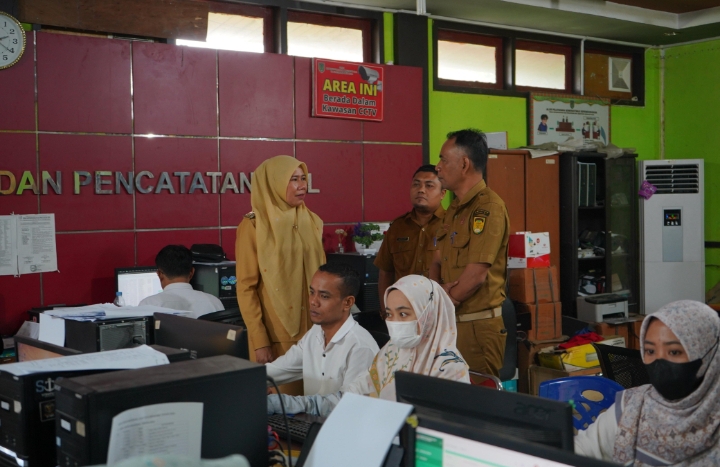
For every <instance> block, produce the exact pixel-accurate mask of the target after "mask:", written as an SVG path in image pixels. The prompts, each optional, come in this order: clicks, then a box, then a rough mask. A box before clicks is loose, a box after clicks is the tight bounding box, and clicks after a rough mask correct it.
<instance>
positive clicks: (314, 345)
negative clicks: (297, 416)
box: [265, 263, 379, 413]
mask: <svg viewBox="0 0 720 467" xmlns="http://www.w3.org/2000/svg"><path fill="white" fill-rule="evenodd" d="M359 290H360V277H359V275H358V273H357V272H355V271H354V270H352V269H351V268H350V267H349V266H347V265H344V264H339V263H331V264H324V265H322V266H320V269H318V271H317V272H316V273H315V275H314V276H313V278H312V282H311V283H310V320H311V321H312V322H313V324H314V326H313V327H312V328H310V330H309V331H308V332H307V333H306V334H305V335H304V336H303V338H302V339H300V341H298V343H297V344H295V345H293V346H292V347H290V350H288V351H287V353H286V354H285V355H283V356H282V357H279V358H277V359H276V360H275V361H273V362H271V363H266V364H265V368H266V369H267V375H268V376H270V377H272V378H273V379H274V380H275V382H276V383H277V384H278V385H280V384H285V383H290V382H292V381H297V380H299V379H302V380H303V384H304V387H305V395H315V394H320V395H324V394H332V393H335V392H337V391H339V390H341V389H342V388H343V386H345V385H347V384H350V383H352V382H353V381H354V380H355V378H357V377H358V376H359V375H361V374H364V373H365V372H366V371H367V369H368V368H370V365H371V364H372V361H373V359H374V358H375V354H376V353H377V352H378V350H379V349H378V346H377V343H376V342H375V340H374V339H373V337H372V336H371V335H370V333H369V332H367V331H366V330H365V329H364V328H363V327H362V326H360V325H359V324H358V323H357V322H356V321H355V319H354V318H353V317H352V315H351V314H350V309H351V308H352V306H353V304H354V303H355V295H357V293H358V291H359ZM282 397H283V400H284V401H287V402H286V405H287V403H289V402H290V399H291V398H292V397H293V396H287V395H283V396H282ZM297 397H302V396H297ZM288 398H290V399H288ZM279 407H280V402H279V398H278V395H277V394H270V395H268V412H269V413H273V412H279V411H280V410H279Z"/></svg>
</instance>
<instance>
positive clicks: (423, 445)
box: [405, 417, 616, 467]
mask: <svg viewBox="0 0 720 467" xmlns="http://www.w3.org/2000/svg"><path fill="white" fill-rule="evenodd" d="M410 431H411V434H410V436H408V437H407V438H406V440H407V441H406V444H409V445H410V446H407V448H408V449H407V451H406V452H407V455H406V456H405V459H406V460H405V467H439V466H442V467H488V466H497V467H528V466H532V467H610V466H613V465H616V464H611V463H608V462H605V461H600V460H596V459H590V458H587V457H582V456H578V455H575V454H573V453H570V452H567V451H564V450H561V449H557V448H552V447H550V446H543V445H539V444H534V443H526V442H524V441H522V440H518V439H516V438H512V437H507V436H502V435H498V434H496V433H490V432H487V431H483V430H478V429H476V428H473V427H469V426H464V425H462V424H457V423H452V422H448V421H442V420H433V419H429V418H420V417H419V419H418V426H417V428H415V429H414V430H412V429H410Z"/></svg>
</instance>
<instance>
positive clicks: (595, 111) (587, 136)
mask: <svg viewBox="0 0 720 467" xmlns="http://www.w3.org/2000/svg"><path fill="white" fill-rule="evenodd" d="M528 107H529V108H528V116H529V117H528V118H529V122H528V141H529V144H530V145H536V144H543V143H562V142H565V141H567V140H568V139H570V138H581V139H584V140H589V141H599V142H601V143H603V144H608V143H609V142H610V99H603V98H593V97H586V96H574V95H572V94H549V93H530V97H529V98H528Z"/></svg>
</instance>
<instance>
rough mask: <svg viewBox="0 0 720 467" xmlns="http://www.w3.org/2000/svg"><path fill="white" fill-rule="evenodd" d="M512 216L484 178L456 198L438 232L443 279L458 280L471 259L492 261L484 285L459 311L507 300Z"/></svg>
mask: <svg viewBox="0 0 720 467" xmlns="http://www.w3.org/2000/svg"><path fill="white" fill-rule="evenodd" d="M509 229H510V219H509V217H508V213H507V209H506V207H505V202H504V201H503V200H502V199H501V198H500V196H498V195H497V193H495V192H494V191H492V190H491V189H490V188H488V187H487V185H485V181H480V182H479V183H478V184H477V185H475V186H474V187H473V188H472V189H471V190H470V191H469V192H468V193H467V194H466V195H465V197H464V198H463V199H457V198H455V200H453V202H452V203H451V204H450V207H449V208H448V210H447V212H446V213H445V219H444V220H443V225H442V226H441V227H440V229H439V230H438V232H437V238H436V240H435V241H434V242H436V248H437V249H439V250H440V252H441V260H442V263H441V267H440V277H441V279H442V281H443V283H446V284H447V283H450V282H454V281H456V280H458V278H459V277H460V275H461V274H462V273H463V271H464V270H465V266H467V265H468V264H471V263H487V264H489V265H490V269H489V270H488V274H487V278H486V279H485V282H484V283H483V285H482V286H481V287H480V288H479V289H478V290H477V291H476V292H475V293H474V294H473V295H472V296H471V297H470V298H468V299H467V300H465V301H464V302H462V303H461V304H460V305H459V306H458V307H457V308H456V309H455V313H456V314H457V315H464V314H467V313H476V312H478V311H484V310H489V309H492V308H495V307H498V306H501V305H502V303H503V301H504V300H505V281H506V279H507V249H508V240H509V238H510V232H509Z"/></svg>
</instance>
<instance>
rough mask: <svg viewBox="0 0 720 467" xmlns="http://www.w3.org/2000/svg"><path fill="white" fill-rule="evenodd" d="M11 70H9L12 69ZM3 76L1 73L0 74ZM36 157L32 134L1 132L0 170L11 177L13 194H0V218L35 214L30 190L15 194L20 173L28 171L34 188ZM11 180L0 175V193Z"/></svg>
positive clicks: (36, 207) (35, 200)
mask: <svg viewBox="0 0 720 467" xmlns="http://www.w3.org/2000/svg"><path fill="white" fill-rule="evenodd" d="M11 69H12V68H11ZM1 74H2V73H0V75H1ZM36 160H37V159H36V157H35V135H34V134H13V133H0V161H1V162H0V170H3V171H7V172H10V173H12V174H13V177H14V178H15V189H14V191H13V193H12V194H8V195H2V194H0V216H5V215H8V214H10V213H11V212H14V213H15V214H37V213H38V196H37V195H36V194H35V193H33V191H32V190H28V189H24V190H23V191H22V194H20V195H18V194H17V190H18V187H19V185H20V182H21V179H22V176H23V172H25V171H30V173H31V174H32V177H33V180H34V181H35V183H36V186H37V187H39V188H41V185H37V180H36V177H37V163H36ZM11 183H12V181H11V178H10V177H9V176H8V175H2V174H0V190H9V189H10V188H11Z"/></svg>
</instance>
